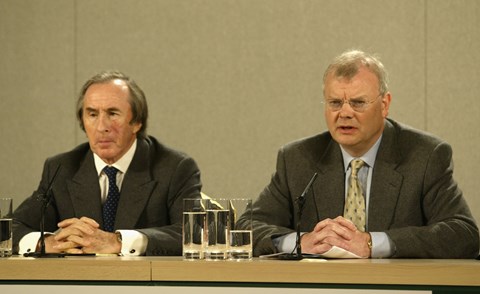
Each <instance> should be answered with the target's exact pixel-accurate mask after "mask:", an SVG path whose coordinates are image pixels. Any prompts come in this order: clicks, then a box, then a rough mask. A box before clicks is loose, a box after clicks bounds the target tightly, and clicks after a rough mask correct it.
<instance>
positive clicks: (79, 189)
mask: <svg viewBox="0 0 480 294" xmlns="http://www.w3.org/2000/svg"><path fill="white" fill-rule="evenodd" d="M58 165H61V169H60V171H59V174H58V176H57V178H56V180H55V183H54V184H53V189H52V192H53V201H52V202H51V204H50V205H49V206H48V208H47V211H46V218H45V231H47V232H48V231H49V232H53V231H55V230H56V229H57V228H58V227H57V223H58V222H59V221H61V220H64V219H67V218H73V217H76V218H80V217H82V216H86V217H89V218H92V219H94V220H96V221H97V222H98V223H99V224H100V226H101V227H103V219H102V204H101V200H100V185H99V181H98V175H97V172H96V169H95V163H94V159H93V153H92V151H91V150H90V147H89V145H88V143H84V144H81V145H79V146H78V147H76V148H75V149H73V150H72V151H70V152H67V153H63V154H60V155H57V156H55V157H52V158H49V159H47V160H46V162H45V166H44V170H43V174H42V179H41V182H40V185H39V187H38V190H37V191H36V192H34V193H33V195H32V196H31V197H29V198H27V199H26V200H25V201H24V202H23V203H22V204H21V205H20V206H19V207H18V208H17V209H16V210H15V213H14V229H13V230H14V231H13V236H14V246H15V247H16V246H17V245H18V242H19V240H20V239H21V238H22V237H23V236H24V235H26V234H27V233H30V232H33V231H39V230H40V228H39V224H40V215H41V202H40V201H38V197H37V195H41V194H44V193H45V192H46V189H47V187H48V183H50V182H51V180H52V177H53V173H54V172H55V170H56V168H57V167H58ZM200 189H201V182H200V171H199V169H198V167H197V165H196V163H195V162H194V160H193V159H192V158H190V157H188V156H187V155H186V154H183V153H181V152H178V151H175V150H173V149H170V148H168V147H166V146H164V145H162V144H161V143H159V142H158V141H157V140H156V139H155V138H153V137H148V138H147V139H140V138H139V139H138V140H137V149H136V151H135V155H134V157H133V159H132V162H131V164H130V166H129V168H128V170H127V172H126V173H125V176H124V179H123V183H122V190H121V192H120V201H119V204H118V209H117V216H116V221H115V229H136V230H138V231H140V232H142V233H144V234H145V235H146V236H147V237H148V246H147V249H146V255H181V253H182V233H181V232H182V209H183V208H182V205H183V203H182V200H183V199H184V198H194V197H200Z"/></svg>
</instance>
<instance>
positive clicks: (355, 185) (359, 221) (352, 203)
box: [343, 159, 366, 232]
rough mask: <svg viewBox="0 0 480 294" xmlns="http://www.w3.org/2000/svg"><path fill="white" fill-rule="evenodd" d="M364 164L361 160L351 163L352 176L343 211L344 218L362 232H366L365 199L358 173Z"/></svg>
mask: <svg viewBox="0 0 480 294" xmlns="http://www.w3.org/2000/svg"><path fill="white" fill-rule="evenodd" d="M364 164H365V162H363V160H361V159H354V160H352V161H351V162H350V166H351V168H352V174H351V175H350V184H349V186H348V194H347V199H346V200H345V209H344V211H343V216H344V217H345V218H346V219H349V220H351V221H352V222H353V223H354V224H355V226H356V227H357V229H359V230H360V231H362V232H364V231H365V217H366V216H365V198H364V196H363V191H362V186H361V185H360V181H359V180H358V176H357V173H358V171H359V170H360V168H361V167H362V166H363V165H364Z"/></svg>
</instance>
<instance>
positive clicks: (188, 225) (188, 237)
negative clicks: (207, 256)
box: [182, 198, 206, 260]
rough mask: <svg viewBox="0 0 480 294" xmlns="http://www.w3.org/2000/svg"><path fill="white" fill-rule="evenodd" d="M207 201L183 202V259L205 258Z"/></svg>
mask: <svg viewBox="0 0 480 294" xmlns="http://www.w3.org/2000/svg"><path fill="white" fill-rule="evenodd" d="M205 217H206V200H205V199H202V198H196V199H184V200H183V226H182V238H183V246H182V252H183V258H184V259H187V260H197V259H203V258H204V255H203V253H204V249H205V233H206V231H205Z"/></svg>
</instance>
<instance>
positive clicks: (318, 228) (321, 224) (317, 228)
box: [313, 218, 334, 232]
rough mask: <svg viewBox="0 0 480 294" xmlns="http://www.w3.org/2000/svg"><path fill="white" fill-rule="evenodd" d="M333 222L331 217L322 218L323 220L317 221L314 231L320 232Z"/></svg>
mask: <svg viewBox="0 0 480 294" xmlns="http://www.w3.org/2000/svg"><path fill="white" fill-rule="evenodd" d="M333 222H334V220H332V219H331V218H326V219H324V220H322V221H321V222H319V223H317V224H316V225H315V228H313V231H314V232H320V231H321V230H323V229H324V228H325V227H327V226H329V225H331V224H332V223H333Z"/></svg>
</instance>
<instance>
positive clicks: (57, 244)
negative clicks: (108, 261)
mask: <svg viewBox="0 0 480 294" xmlns="http://www.w3.org/2000/svg"><path fill="white" fill-rule="evenodd" d="M58 227H59V230H57V231H56V232H55V234H53V235H49V236H46V237H45V247H46V248H45V249H46V252H52V253H59V252H62V253H72V254H81V253H119V252H120V251H121V247H122V244H121V243H120V241H118V238H117V236H116V235H115V233H111V232H105V231H103V230H101V229H99V227H100V225H99V224H98V223H97V222H96V221H95V220H93V219H91V218H88V217H82V218H80V219H78V218H70V219H66V220H63V221H61V222H60V223H58Z"/></svg>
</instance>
